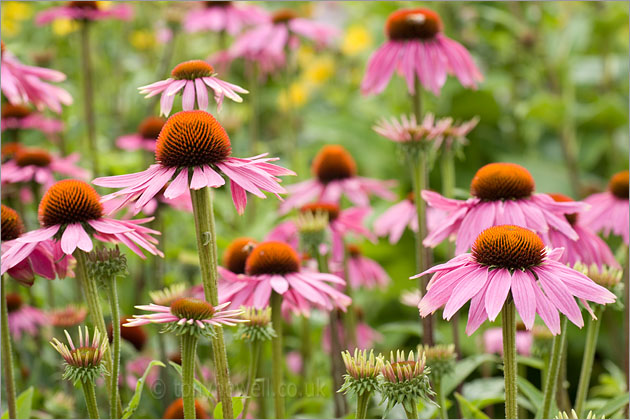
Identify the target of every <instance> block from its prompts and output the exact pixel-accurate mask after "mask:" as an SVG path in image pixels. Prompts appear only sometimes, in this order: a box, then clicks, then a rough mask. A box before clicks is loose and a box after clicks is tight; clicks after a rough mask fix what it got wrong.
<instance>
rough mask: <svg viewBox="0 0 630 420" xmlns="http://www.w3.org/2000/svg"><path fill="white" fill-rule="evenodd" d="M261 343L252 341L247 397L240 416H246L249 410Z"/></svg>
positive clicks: (244, 417)
mask: <svg viewBox="0 0 630 420" xmlns="http://www.w3.org/2000/svg"><path fill="white" fill-rule="evenodd" d="M261 347H262V343H261V342H260V341H259V340H256V341H254V342H253V343H252V357H251V360H250V364H249V375H248V376H249V377H248V378H247V394H246V395H247V398H245V406H244V407H243V415H242V416H241V418H243V419H246V418H247V412H248V411H249V403H250V402H251V401H252V398H253V396H252V389H253V388H254V382H256V373H257V371H258V362H259V360H260V351H261Z"/></svg>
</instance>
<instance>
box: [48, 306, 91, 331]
mask: <svg viewBox="0 0 630 420" xmlns="http://www.w3.org/2000/svg"><path fill="white" fill-rule="evenodd" d="M47 316H48V320H49V322H50V325H52V326H54V327H62V328H67V327H74V326H76V325H79V324H81V323H82V322H83V321H84V320H85V317H86V316H87V308H86V307H84V306H77V305H68V306H66V307H65V308H58V309H52V310H50V311H48V313H47Z"/></svg>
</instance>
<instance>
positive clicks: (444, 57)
mask: <svg viewBox="0 0 630 420" xmlns="http://www.w3.org/2000/svg"><path fill="white" fill-rule="evenodd" d="M442 29H443V28H442V20H441V19H440V17H439V16H438V15H437V13H435V12H433V11H431V10H428V9H420V8H418V9H402V10H397V11H395V12H394V13H392V14H391V15H389V17H388V18H387V23H386V24H385V34H386V35H387V38H388V41H387V42H385V44H383V45H382V46H381V47H380V48H379V49H378V50H376V51H375V52H374V53H373V54H372V56H371V57H370V60H369V61H368V64H367V70H366V72H365V77H364V78H363V81H362V82H361V91H362V92H363V93H364V94H375V93H380V92H382V91H383V90H384V89H385V87H386V86H387V84H388V83H389V80H390V79H391V77H392V74H394V71H395V70H396V71H397V72H398V73H399V74H400V75H401V76H403V77H404V78H405V80H406V81H407V89H408V90H409V92H410V93H411V94H415V86H414V83H415V81H416V78H417V79H418V80H419V81H420V83H421V84H422V86H424V87H425V88H426V89H428V90H430V91H432V92H433V93H434V94H435V95H439V94H440V89H441V88H442V86H443V85H444V83H445V82H446V75H447V74H452V75H454V76H456V77H457V79H458V80H459V82H460V83H461V84H462V85H463V86H465V87H469V88H475V87H476V85H477V82H480V81H482V80H483V76H482V75H481V73H480V72H479V70H478V69H477V66H475V63H474V62H473V60H472V58H471V57H470V54H469V53H468V51H466V48H464V47H463V46H462V45H461V44H459V43H458V42H456V41H453V40H452V39H450V38H448V37H447V36H446V35H444V33H443V32H442Z"/></svg>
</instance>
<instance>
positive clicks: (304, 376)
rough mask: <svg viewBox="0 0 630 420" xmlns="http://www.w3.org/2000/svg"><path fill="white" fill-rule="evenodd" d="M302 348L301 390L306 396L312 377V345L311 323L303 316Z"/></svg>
mask: <svg viewBox="0 0 630 420" xmlns="http://www.w3.org/2000/svg"><path fill="white" fill-rule="evenodd" d="M301 332H302V346H301V347H300V355H301V356H302V371H301V372H300V381H301V387H300V388H301V389H302V392H304V395H306V387H307V383H308V378H309V376H310V365H311V354H312V343H311V321H310V320H309V319H308V318H307V317H306V316H302V331H301Z"/></svg>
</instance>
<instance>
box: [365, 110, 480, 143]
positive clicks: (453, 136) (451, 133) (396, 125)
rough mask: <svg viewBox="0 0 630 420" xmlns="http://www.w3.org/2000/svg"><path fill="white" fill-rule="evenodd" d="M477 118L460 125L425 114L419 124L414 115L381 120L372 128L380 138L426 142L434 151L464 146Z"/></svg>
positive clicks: (450, 120) (400, 141)
mask: <svg viewBox="0 0 630 420" xmlns="http://www.w3.org/2000/svg"><path fill="white" fill-rule="evenodd" d="M478 122H479V118H473V119H471V120H468V121H465V122H463V123H460V124H455V122H454V121H453V119H452V118H450V117H446V118H441V119H439V120H437V121H436V120H435V116H434V115H433V114H431V113H427V114H426V115H425V117H424V120H422V123H421V124H418V123H417V121H416V116H415V115H409V116H407V115H402V116H401V117H400V118H399V119H396V118H391V119H389V120H387V119H385V118H382V119H381V120H380V121H379V122H378V123H377V124H376V125H375V126H374V127H372V128H373V129H374V131H376V132H377V133H378V134H380V135H381V136H383V137H385V138H386V139H389V140H391V141H394V142H396V143H410V142H420V141H427V142H430V143H431V146H432V147H433V148H434V149H439V148H440V147H441V146H442V145H444V146H445V147H447V148H452V146H453V144H454V143H456V142H457V143H460V144H466V143H467V142H468V140H467V139H466V136H467V135H468V133H470V131H471V130H472V129H473V128H475V126H476V125H477V123H478Z"/></svg>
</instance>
